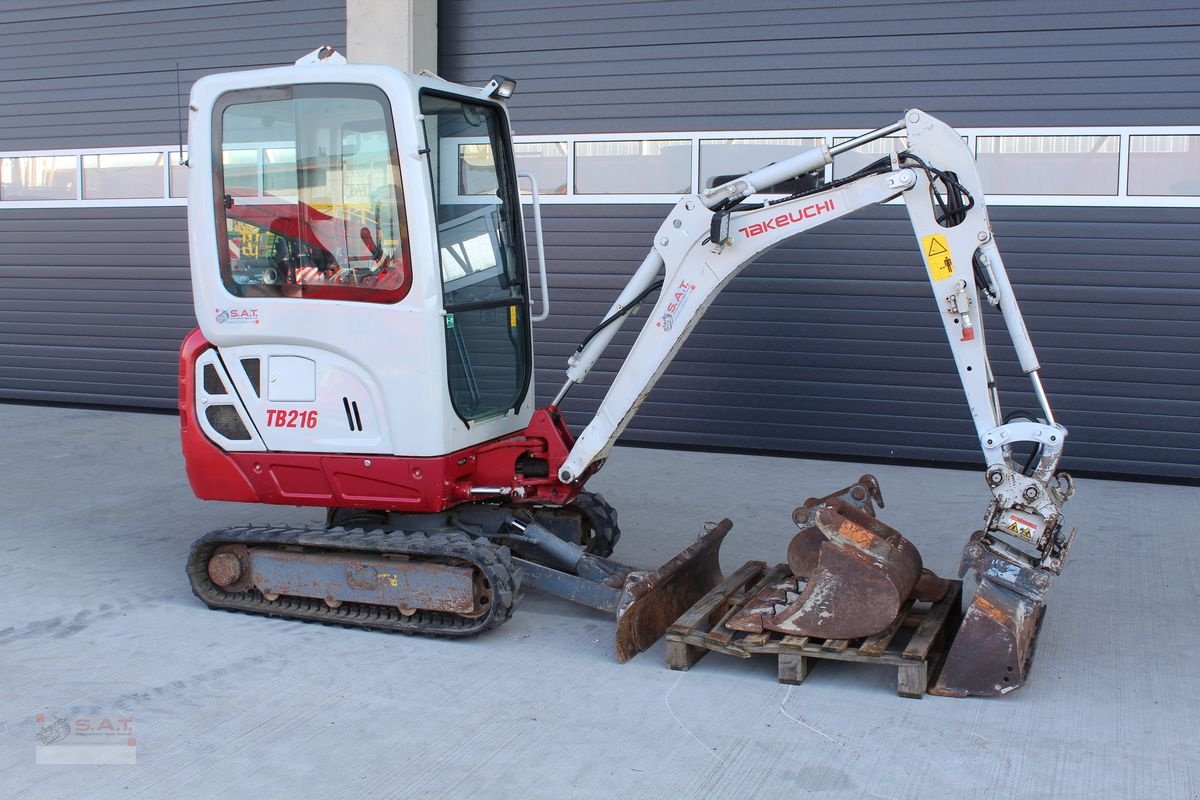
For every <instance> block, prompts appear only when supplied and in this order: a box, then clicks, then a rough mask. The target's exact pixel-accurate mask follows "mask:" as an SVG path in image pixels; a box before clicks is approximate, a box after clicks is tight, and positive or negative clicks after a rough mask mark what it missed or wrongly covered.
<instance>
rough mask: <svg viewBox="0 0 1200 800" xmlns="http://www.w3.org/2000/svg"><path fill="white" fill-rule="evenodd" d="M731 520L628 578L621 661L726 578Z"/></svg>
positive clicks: (620, 627) (620, 621)
mask: <svg viewBox="0 0 1200 800" xmlns="http://www.w3.org/2000/svg"><path fill="white" fill-rule="evenodd" d="M732 527H733V523H732V522H730V521H729V520H728V519H723V520H721V521H720V522H719V523H718V524H717V525H716V526H714V527H713V529H712V530H710V531H708V532H707V533H705V534H704V535H703V536H701V537H700V538H699V539H697V540H696V541H695V542H694V543H693V544H691V545H690V546H689V547H688V548H687V549H685V550H684V551H683V552H681V553H680V554H679V555H677V556H675V557H674V558H672V559H671V560H670V561H668V562H667V563H665V564H663V565H662V566H661V567H659V568H658V569H656V570H654V571H653V572H644V571H640V570H638V571H634V572H631V573H629V575H628V577H627V578H626V579H625V585H624V588H623V589H622V592H621V601H620V603H619V605H618V606H617V634H616V644H617V660H619V661H620V662H621V663H622V664H623V663H625V662H626V661H628V660H629V659H631V658H633V657H634V656H636V655H637V654H638V653H640V652H642V651H643V650H645V649H647V648H648V647H650V646H651V645H653V644H654V643H655V642H657V641H658V640H659V639H661V638H662V636H663V634H664V633H666V631H667V628H668V627H670V626H671V624H672V623H673V622H675V620H677V619H679V617H680V616H681V615H682V614H683V613H684V612H685V611H687V610H688V609H689V608H691V607H692V606H693V605H695V604H696V601H698V600H699V599H700V598H701V597H703V596H704V595H706V594H707V593H708V592H709V591H710V590H712V589H713V588H714V587H716V586H717V585H718V584H720V582H721V581H722V580H723V579H724V578H723V576H722V575H721V542H722V540H724V538H725V535H726V534H728V533H729V530H730V528H732Z"/></svg>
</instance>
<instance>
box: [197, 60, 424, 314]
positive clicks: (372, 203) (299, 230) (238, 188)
mask: <svg viewBox="0 0 1200 800" xmlns="http://www.w3.org/2000/svg"><path fill="white" fill-rule="evenodd" d="M214 113H215V114H216V116H217V119H215V120H214V128H215V129H216V130H217V131H219V135H218V138H217V141H216V143H215V152H214V154H213V155H214V161H215V166H216V170H215V171H216V173H217V177H218V180H217V182H216V187H217V189H216V197H215V198H214V199H215V202H216V209H217V221H218V223H217V224H218V254H219V261H220V268H221V276H222V279H223V281H224V283H225V287H226V288H227V289H228V290H229V291H230V292H231V293H232V294H234V295H236V296H239V297H302V298H315V299H335V300H361V301H366V302H395V301H397V300H400V299H401V298H402V297H404V296H405V295H406V294H407V293H408V290H409V288H410V286H411V285H412V268H411V262H410V260H409V254H408V233H407V228H406V223H405V219H404V208H403V205H402V200H401V197H402V195H401V191H400V171H399V168H398V166H397V164H398V162H397V158H396V144H395V135H394V133H393V130H392V126H391V123H390V119H391V116H390V111H389V107H388V103H387V99H386V97H385V95H384V94H383V92H382V91H380V90H379V89H378V88H376V87H372V86H360V85H351V84H344V85H343V84H333V85H304V86H291V87H278V88H272V89H263V90H253V91H247V92H233V93H230V94H227V95H225V97H223V98H222V100H221V102H220V103H218V105H217V107H216V110H215V112H214Z"/></svg>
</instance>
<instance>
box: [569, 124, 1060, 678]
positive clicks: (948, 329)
mask: <svg viewBox="0 0 1200 800" xmlns="http://www.w3.org/2000/svg"><path fill="white" fill-rule="evenodd" d="M898 131H904V133H905V136H906V138H907V142H908V145H907V148H906V149H905V150H904V152H902V153H899V154H897V155H895V156H892V157H891V158H890V159H882V160H881V161H879V162H876V164H874V165H871V166H869V167H867V168H865V169H864V170H862V171H860V172H859V173H857V174H855V175H852V176H850V177H848V178H846V179H843V180H840V181H834V182H833V183H832V184H825V185H822V186H819V187H817V188H816V189H814V190H811V191H807V192H803V193H800V194H796V195H792V196H790V197H786V198H783V199H781V200H776V201H771V202H760V203H757V204H749V203H748V202H747V201H748V199H749V198H751V197H752V196H754V195H756V194H757V193H758V192H759V188H760V187H768V186H771V185H774V184H776V183H778V182H780V181H782V180H787V179H789V178H795V177H798V176H800V175H803V174H805V173H807V172H811V171H814V170H819V169H821V168H822V167H823V166H824V165H825V164H827V163H829V162H830V161H832V159H833V158H834V156H836V155H837V154H838V153H839V152H845V151H847V150H850V149H853V148H856V147H859V146H861V145H863V144H865V143H867V142H870V141H873V140H876V139H879V138H882V137H885V136H888V135H890V134H893V133H896V132H898ZM896 197H902V198H903V200H904V204H905V207H906V209H907V211H908V216H909V220H910V221H911V223H912V227H913V233H914V235H915V239H916V244H917V247H918V248H919V251H920V254H921V259H922V262H923V265H924V269H925V273H926V277H927V278H928V280H929V284H930V288H931V289H932V291H933V295H934V300H935V302H936V304H937V307H938V310H939V313H940V317H941V321H942V325H943V328H944V330H945V333H946V338H947V341H948V342H949V345H950V351H951V354H952V355H953V358H954V363H955V367H956V368H957V371H958V376H959V379H960V380H961V382H962V386H963V391H964V393H965V395H966V399H967V405H968V407H969V409H970V414H971V419H972V422H973V424H974V426H975V431H976V433H977V435H978V437H979V443H980V448H981V450H982V451H983V455H984V460H985V462H986V465H987V466H986V472H985V476H986V480H987V484H988V486H989V488H990V489H991V492H992V500H991V503H990V505H989V507H988V510H987V512H986V514H985V520H986V526H985V528H984V529H983V530H982V531H980V532H979V533H977V534H976V535H975V536H973V537H971V541H970V542H969V543H968V545H967V547H966V548H965V550H964V556H963V562H962V572H963V573H964V574H965V572H967V571H972V572H974V573H975V574H976V575H977V577H978V578H979V580H980V584H981V587H980V591H979V592H978V593H977V595H976V601H975V602H974V604H973V605H972V607H971V609H970V610H969V611H968V613H967V615H966V623H965V624H964V627H963V630H962V634H961V636H960V638H959V639H958V642H959V643H958V644H957V645H956V646H955V647H954V648H953V649H952V651H951V653H950V657H949V661H948V663H947V667H946V669H945V670H943V673H942V676H943V678H942V680H941V681H940V682H939V683H938V684H937V685H936V686H935V689H934V691H936V692H941V693H945V694H956V695H957V694H996V693H1001V692H1006V691H1010V690H1011V689H1013V688H1016V687H1017V686H1019V685H1020V684H1021V683H1022V682H1023V681H1024V678H1025V674H1026V672H1027V670H1028V667H1029V661H1030V658H1031V657H1032V650H1033V645H1032V643H1033V640H1034V639H1035V637H1036V628H1037V625H1038V623H1039V621H1040V619H1041V616H1042V612H1043V609H1044V602H1043V598H1044V595H1045V591H1046V589H1047V588H1048V587H1049V585H1050V582H1051V580H1052V578H1053V576H1055V575H1057V574H1058V573H1059V571H1060V570H1061V568H1062V564H1063V561H1064V560H1065V558H1066V555H1067V551H1068V549H1069V547H1070V543H1071V540H1072V538H1073V532H1072V533H1068V532H1066V531H1065V530H1064V528H1063V519H1062V505H1063V503H1064V502H1065V501H1066V500H1067V499H1068V498H1069V497H1070V495H1071V493H1072V491H1073V484H1072V482H1071V479H1070V477H1069V476H1068V475H1066V474H1065V473H1060V472H1058V471H1057V468H1058V462H1059V459H1060V457H1061V454H1062V449H1063V444H1064V443H1065V441H1066V437H1067V430H1066V428H1064V427H1063V426H1062V425H1059V424H1058V423H1057V422H1056V421H1055V419H1054V414H1053V412H1052V410H1051V408H1050V403H1049V400H1048V399H1047V397H1046V394H1045V391H1044V390H1043V388H1042V384H1041V380H1040V377H1039V370H1040V369H1041V365H1040V364H1039V362H1038V360H1037V356H1036V354H1035V353H1034V349H1033V344H1032V342H1031V340H1030V337H1029V332H1028V330H1027V329H1026V326H1025V322H1024V319H1023V318H1022V316H1021V312H1020V309H1019V308H1018V306H1017V301H1016V298H1015V295H1014V293H1013V289H1012V285H1011V283H1010V282H1009V280H1008V275H1007V272H1006V271H1005V268H1004V262H1003V259H1002V258H1001V256H1000V251H999V248H998V247H997V246H996V242H995V237H994V235H993V232H992V226H991V222H990V221H989V219H988V215H987V207H986V203H985V200H984V192H983V187H982V185H981V182H980V178H979V173H978V171H977V170H976V167H975V161H974V158H973V157H972V156H971V153H970V151H969V150H968V149H967V147H966V145H965V144H964V142H963V140H962V137H961V136H960V135H959V134H958V133H957V132H955V131H954V130H953V129H952V128H950V127H949V126H947V125H946V124H944V123H943V122H941V121H940V120H937V119H936V118H934V117H933V116H931V115H929V114H926V113H925V112H923V111H921V110H919V109H912V110H909V111H908V112H906V113H905V115H904V118H903V119H902V120H900V121H898V122H896V123H894V124H892V125H889V126H886V127H884V128H880V129H879V130H877V131H874V132H872V133H869V134H866V135H864V136H861V137H859V138H857V139H854V140H852V141H850V142H847V143H844V144H843V145H840V146H839V147H837V148H835V149H833V150H830V149H827V148H825V147H824V146H822V147H818V148H816V149H814V150H810V151H807V152H805V153H801V154H799V155H796V156H793V157H792V158H790V159H787V160H785V161H782V162H779V163H777V164H772V165H770V166H767V167H764V168H762V169H760V170H758V171H756V172H752V173H749V174H747V175H745V176H742V177H741V178H737V179H735V180H733V181H730V182H728V183H726V184H724V185H721V186H717V187H713V188H712V189H709V190H708V191H706V192H704V193H702V194H696V195H690V196H687V197H684V198H682V199H681V200H680V201H679V202H678V203H677V204H676V206H675V208H674V209H672V211H671V213H670V214H669V215H668V216H667V218H666V220H665V221H664V222H663V224H662V226H661V227H660V228H659V230H658V233H657V234H656V235H655V240H654V246H653V249H652V250H651V252H650V253H649V254H648V255H647V256H646V258H645V259H644V260H643V262H642V265H641V266H640V267H639V269H638V270H637V272H636V273H635V274H634V276H633V278H632V279H631V280H630V282H629V285H628V286H627V287H626V288H625V290H624V291H623V292H622V293H621V296H620V297H619V298H618V299H617V301H616V303H614V304H613V306H612V308H611V309H610V311H609V314H608V319H607V320H606V322H608V323H609V324H606V325H605V326H604V328H603V330H602V331H601V332H600V333H599V334H598V335H596V336H594V337H593V338H592V339H591V340H590V341H588V342H587V343H586V344H585V346H583V347H581V348H580V349H579V351H577V352H576V353H575V355H574V356H573V357H572V358H571V361H570V364H569V368H568V370H567V378H568V379H567V382H566V384H565V385H564V387H563V388H562V390H561V391H560V392H559V394H558V398H557V399H556V401H555V403H556V404H557V402H559V401H560V400H561V399H562V398H563V397H564V396H565V395H566V393H567V392H568V391H569V389H570V387H571V386H572V385H574V384H575V383H577V382H580V381H582V380H583V379H584V378H586V376H587V374H588V372H589V371H590V370H591V368H592V366H593V365H594V364H595V363H596V360H597V359H598V358H599V357H600V354H601V353H602V352H603V350H604V347H605V346H606V345H607V344H608V342H609V341H611V339H612V337H613V336H614V335H615V333H616V331H617V329H619V327H620V325H621V322H622V321H623V319H624V318H625V316H626V315H627V314H628V312H629V311H630V310H631V307H632V306H633V305H636V303H637V302H638V301H639V300H640V298H642V297H644V296H645V295H646V294H647V292H648V291H650V290H651V289H652V288H653V287H654V286H655V285H656V282H657V281H659V280H661V286H662V289H661V291H660V292H659V295H658V299H657V301H656V302H655V304H654V307H653V309H652V310H651V311H650V313H649V316H648V318H647V321H646V323H645V324H644V326H643V328H642V330H641V333H640V334H639V335H638V338H637V340H636V341H635V343H634V345H633V347H632V348H631V349H630V351H629V353H628V355H627V356H626V358H625V361H624V363H623V364H622V366H621V369H620V371H619V372H618V373H617V376H616V378H615V379H614V380H613V383H612V386H611V387H610V388H609V390H608V393H607V394H606V396H605V398H604V400H603V401H602V402H601V404H600V407H599V409H598V410H597V412H596V415H595V417H594V418H593V420H592V421H591V423H590V424H589V425H588V426H587V427H586V428H585V429H584V431H583V432H582V434H580V436H579V438H578V439H577V440H576V442H575V445H574V446H573V447H572V448H571V450H570V453H569V454H568V456H567V457H566V459H565V460H564V461H563V463H562V465H561V467H560V468H559V479H560V480H561V481H563V483H571V482H574V481H578V480H580V479H581V478H586V476H587V475H588V474H590V472H591V471H592V470H594V469H595V468H596V467H597V466H598V465H599V464H600V463H602V462H603V460H604V458H605V457H606V456H607V454H608V452H609V450H610V449H611V448H612V446H613V444H614V442H615V441H616V440H617V437H618V436H620V434H621V432H622V431H623V430H624V428H625V426H626V425H628V423H629V421H630V420H631V419H632V418H633V416H634V414H636V413H637V410H638V408H639V406H640V405H641V404H642V402H643V401H644V400H645V398H646V396H647V395H648V394H649V392H650V390H651V389H652V388H653V387H654V385H655V383H656V382H657V381H658V379H659V378H660V377H661V376H662V374H663V373H664V372H665V371H666V369H667V367H668V366H669V365H670V363H671V360H672V358H674V356H675V354H676V353H677V352H678V351H679V349H680V348H681V347H682V346H683V343H684V341H685V340H686V339H687V337H688V335H689V334H690V333H691V332H692V330H693V329H694V328H695V326H696V324H697V323H698V322H699V321H700V320H701V318H703V316H704V313H705V311H706V310H707V309H708V307H709V305H710V304H711V303H712V301H713V300H714V299H715V298H716V296H717V295H718V294H719V293H720V292H721V290H722V289H724V288H725V286H727V285H728V284H729V282H730V281H731V280H733V278H734V277H735V276H736V275H737V274H738V273H739V272H741V271H742V270H743V269H744V268H746V267H747V266H748V265H749V264H751V263H753V262H754V261H755V260H756V259H758V258H759V257H761V256H762V255H763V254H764V253H766V252H767V251H769V250H771V249H772V248H774V247H776V246H778V245H779V244H781V243H783V242H785V241H787V240H789V239H792V238H794V237H796V236H799V235H802V234H804V233H806V232H808V231H810V230H812V229H814V228H817V227H819V226H821V225H823V224H825V223H826V222H829V221H831V220H834V219H838V218H840V217H843V216H845V215H847V214H850V213H853V212H855V211H858V210H860V209H863V208H865V207H868V206H871V205H875V204H879V203H884V202H887V201H888V200H891V199H893V198H896ZM660 274H661V276H662V277H661V278H660V277H659V276H660ZM984 302H987V303H989V304H991V305H993V306H994V307H995V308H997V309H998V310H999V312H1000V314H1001V316H1002V318H1003V320H1004V324H1005V327H1006V329H1007V332H1008V338H1009V340H1010V341H1011V343H1012V346H1013V348H1014V349H1015V351H1016V353H1017V358H1018V360H1019V362H1020V365H1021V369H1022V371H1023V372H1024V373H1025V375H1026V376H1028V379H1029V381H1030V388H1031V390H1032V393H1033V396H1034V397H1035V398H1036V401H1037V404H1038V410H1037V413H1038V415H1040V416H1035V415H1034V414H1032V413H1028V412H1023V413H1021V414H1020V415H1018V416H1012V415H1010V416H1009V417H1005V415H1004V413H1003V411H1002V409H1001V406H1000V396H999V388H998V385H997V380H996V376H995V375H994V373H993V372H992V369H991V365H990V363H989V360H988V353H987V346H986V337H985V333H984V329H983V324H982V321H983V320H982V312H983V309H982V307H981V304H982V303H984ZM1024 450H1032V455H1031V457H1030V459H1029V461H1028V462H1025V463H1024V464H1022V463H1019V460H1020V457H1019V455H1018V453H1019V452H1021V451H1024ZM897 552H899V551H897ZM897 557H898V556H897ZM840 584H841V585H843V586H846V587H848V588H847V589H846V591H849V592H853V591H855V590H856V589H855V587H854V582H853V581H850V580H843V581H841V582H840ZM903 600H904V596H900V597H899V598H898V600H897V602H900V601H903ZM853 605H854V604H851V603H847V604H845V606H846V607H852V606H853ZM980 641H986V642H987V643H988V644H987V647H986V648H983V647H981V645H980V644H979V642H980ZM985 650H986V652H987V653H988V654H989V655H988V656H987V657H986V658H985V659H983V660H984V661H986V662H987V663H981V659H980V657H979V656H977V655H976V654H978V653H981V652H984V651H985Z"/></svg>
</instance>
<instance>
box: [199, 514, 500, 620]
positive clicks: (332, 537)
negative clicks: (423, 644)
mask: <svg viewBox="0 0 1200 800" xmlns="http://www.w3.org/2000/svg"><path fill="white" fill-rule="evenodd" d="M222 544H241V545H246V546H247V547H263V546H275V547H289V548H291V547H299V548H302V549H306V550H316V551H320V552H324V553H328V552H345V553H348V554H351V555H372V556H375V555H384V556H387V555H405V556H414V557H417V558H420V559H422V560H427V561H434V562H438V561H443V562H451V561H453V562H464V561H465V562H468V563H469V564H471V565H472V566H473V567H475V568H476V569H478V570H479V571H480V572H482V573H483V576H484V578H485V579H486V580H487V582H488V584H489V586H491V589H492V603H491V607H490V609H489V611H488V613H487V614H484V615H483V616H481V617H461V616H458V615H456V614H451V613H448V612H444V611H424V610H420V611H417V612H416V613H415V614H413V615H412V616H407V617H406V616H404V615H403V614H401V613H400V611H399V609H396V608H394V607H391V606H379V605H373V604H369V603H351V602H344V603H342V605H340V606H338V607H337V608H330V607H329V606H328V605H326V604H325V602H324V601H323V600H317V599H314V598H308V597H288V596H280V597H279V598H278V599H277V600H274V601H270V600H267V599H266V598H264V597H263V596H262V594H261V593H260V592H259V591H258V590H257V589H247V590H246V591H243V592H228V591H225V590H224V589H222V588H221V587H219V586H217V585H216V584H214V583H213V582H212V580H211V579H210V578H209V577H208V561H209V558H211V556H212V553H213V551H214V550H215V549H216V548H217V547H218V546H220V545H222ZM187 573H188V579H189V580H190V581H191V584H192V591H193V592H195V594H196V596H197V597H199V598H200V599H201V600H202V601H203V602H204V604H205V605H207V606H208V607H209V608H216V609H223V610H227V611H243V612H246V613H250V614H262V615H266V616H272V617H285V618H287V619H298V620H303V621H306V622H323V623H326V624H330V625H346V626H350V627H356V628H369V629H373V630H385V631H394V632H398V633H415V634H425V635H432V636H472V635H474V634H477V633H482V632H483V631H486V630H490V629H492V628H495V627H498V626H500V625H502V624H504V623H505V622H507V621H508V618H509V617H511V616H512V612H513V608H514V606H515V605H516V601H517V599H518V597H519V596H520V575H519V573H517V572H516V571H515V570H513V569H512V560H511V555H510V554H509V551H508V548H507V547H500V546H497V545H493V544H490V543H488V542H486V541H480V540H478V539H475V538H473V537H471V536H468V535H467V534H465V533H433V534H425V533H408V532H400V531H392V532H385V531H380V530H372V531H364V530H358V529H352V530H347V529H345V528H332V529H328V530H327V529H325V528H308V527H301V528H293V527H280V526H264V525H246V526H240V527H236V528H226V529H225V530H219V531H213V532H212V533H209V534H207V535H205V536H202V537H201V538H199V539H197V540H196V541H195V542H194V543H193V544H192V552H191V555H190V556H189V557H188V565H187Z"/></svg>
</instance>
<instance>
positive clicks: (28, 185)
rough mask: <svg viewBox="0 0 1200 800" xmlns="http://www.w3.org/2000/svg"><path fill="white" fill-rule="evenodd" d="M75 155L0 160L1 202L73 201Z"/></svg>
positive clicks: (75, 173) (76, 161)
mask: <svg viewBox="0 0 1200 800" xmlns="http://www.w3.org/2000/svg"><path fill="white" fill-rule="evenodd" d="M77 163H78V160H77V159H76V157H75V156H20V157H18V158H5V159H0V200H74V199H75V189H76V178H77V170H76V166H77Z"/></svg>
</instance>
